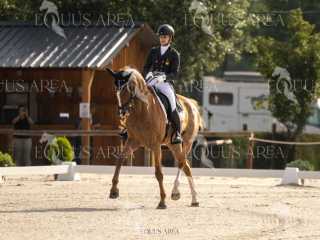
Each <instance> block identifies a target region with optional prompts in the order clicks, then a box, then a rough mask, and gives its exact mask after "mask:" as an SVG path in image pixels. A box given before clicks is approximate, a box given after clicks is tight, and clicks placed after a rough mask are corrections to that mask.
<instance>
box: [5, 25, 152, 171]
mask: <svg viewBox="0 0 320 240" xmlns="http://www.w3.org/2000/svg"><path fill="white" fill-rule="evenodd" d="M64 32H65V35H66V38H63V37H61V36H59V35H58V34H56V33H55V32H54V31H52V30H51V29H48V28H47V27H45V26H33V25H31V24H16V23H7V24H3V23H2V24H1V25H0V129H9V128H12V125H11V120H12V118H13V117H14V115H15V114H17V107H18V105H21V104H22V105H25V106H27V108H28V109H29V113H30V115H31V117H32V119H33V120H34V121H35V123H36V124H35V125H34V127H33V129H39V130H43V129H60V130H61V129H76V123H77V121H79V105H80V103H90V104H91V106H92V105H94V106H95V109H96V111H95V114H94V115H93V118H94V121H96V122H99V123H100V124H101V127H100V129H105V130H109V129H118V124H119V119H118V116H117V105H116V103H117V102H116V97H115V88H114V86H113V85H114V81H113V79H111V76H110V75H109V74H108V73H107V72H106V71H105V70H104V69H105V68H106V67H110V68H112V69H114V70H117V69H119V68H121V67H123V66H125V65H131V66H134V67H136V68H137V69H138V70H140V71H141V70H142V67H143V64H144V61H145V58H146V55H147V53H148V52H149V50H150V48H151V47H152V46H153V45H155V44H156V43H157V36H156V34H155V33H154V32H153V31H152V30H151V29H150V27H149V26H148V25H147V24H143V23H139V24H138V23H137V24H135V25H134V26H131V27H116V26H89V27H66V28H64ZM81 126H82V129H85V130H89V129H90V120H89V119H88V118H82V119H81ZM8 139H9V140H8ZM89 139H90V138H89V137H88V136H83V137H82V146H89ZM10 144H11V143H10V138H8V137H5V136H4V135H0V151H1V150H3V151H4V150H6V149H8V148H9V146H10ZM37 144H38V138H36V137H34V138H33V146H36V145H37ZM119 144H120V138H119V137H105V136H104V137H102V136H101V137H94V138H93V142H92V143H91V145H92V147H93V149H95V150H94V156H93V157H92V158H91V162H90V163H91V164H113V163H114V160H115V157H114V156H113V153H114V152H115V149H117V147H118V146H119ZM102 151H103V152H102ZM33 154H35V150H33ZM144 154H145V153H144V151H143V150H139V152H138V153H137V155H139V156H140V157H138V156H136V158H135V160H134V163H133V164H134V165H144V162H143V161H144V160H143V157H142V156H143V155H144ZM34 159H35V160H34V162H33V164H35V165H37V164H42V163H43V162H42V160H41V159H37V158H34ZM83 163H86V164H88V159H87V160H84V162H83Z"/></svg>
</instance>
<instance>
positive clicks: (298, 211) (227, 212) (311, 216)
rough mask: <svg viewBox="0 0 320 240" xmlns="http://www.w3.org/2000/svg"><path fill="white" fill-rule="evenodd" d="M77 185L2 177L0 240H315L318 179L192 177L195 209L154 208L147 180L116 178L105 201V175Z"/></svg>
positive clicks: (154, 188)
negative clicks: (116, 192) (113, 195)
mask: <svg viewBox="0 0 320 240" xmlns="http://www.w3.org/2000/svg"><path fill="white" fill-rule="evenodd" d="M81 177H82V180H81V181H80V182H56V181H53V178H52V177H51V176H48V177H28V178H21V177H20V178H14V177H10V178H8V179H7V181H6V182H5V183H4V184H1V185H0V239H1V240H4V239H5V240H11V239H12V240H20V239H24V240H25V239H28V240H29V239H30V240H38V239H39V240H40V239H41V240H44V239H45V240H48V239H63V240H66V239H83V240H88V239H89V240H95V239H101V240H102V239H103V240H107V239H126V240H127V239H184V240H189V239H191V240H193V239H201V240H202V239H203V240H204V239H205V240H207V239H219V240H220V239H221V240H231V239H234V240H241V239H246V240H247V239H255V240H267V239H290V240H295V239H310V240H317V239H320V181H316V180H313V181H310V180H309V181H306V186H304V187H294V186H278V183H279V179H252V178H250V179H249V178H221V177H219V178H218V177H216V178H212V177H195V184H196V190H197V191H198V197H199V202H200V207H198V208H197V207H190V202H191V195H190V191H189V187H188V183H187V179H186V178H185V177H184V176H183V177H182V178H181V180H182V182H181V185H180V192H181V194H182V196H181V199H180V200H178V201H173V200H171V199H170V198H169V196H170V194H171V189H172V186H173V184H172V183H173V180H174V177H173V176H165V187H166V191H167V196H168V197H167V206H168V208H167V209H165V210H158V209H156V206H157V204H158V201H159V196H158V195H159V194H158V192H159V189H158V183H157V181H156V179H155V177H154V176H143V175H134V176H131V175H121V177H120V183H119V189H120V198H119V199H116V200H113V199H108V198H107V194H108V193H109V189H110V186H111V177H112V176H111V175H82V176H81Z"/></svg>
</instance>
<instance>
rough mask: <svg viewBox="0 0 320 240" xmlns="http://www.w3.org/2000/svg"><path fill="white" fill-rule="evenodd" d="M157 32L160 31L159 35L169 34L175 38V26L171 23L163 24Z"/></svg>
mask: <svg viewBox="0 0 320 240" xmlns="http://www.w3.org/2000/svg"><path fill="white" fill-rule="evenodd" d="M157 33H158V35H159V36H160V35H169V36H171V37H172V39H173V37H174V28H173V27H172V26H171V25H169V24H163V25H161V26H160V27H159V28H158V31H157Z"/></svg>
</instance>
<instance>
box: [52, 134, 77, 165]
mask: <svg viewBox="0 0 320 240" xmlns="http://www.w3.org/2000/svg"><path fill="white" fill-rule="evenodd" d="M47 158H48V160H49V161H50V162H51V163H54V164H57V163H59V162H61V161H64V162H69V161H72V160H73V159H74V150H73V148H72V146H71V144H70V142H69V140H68V139H67V138H66V137H56V138H55V139H54V140H53V141H52V143H51V144H50V145H49V147H48V150H47Z"/></svg>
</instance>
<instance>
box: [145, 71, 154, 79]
mask: <svg viewBox="0 0 320 240" xmlns="http://www.w3.org/2000/svg"><path fill="white" fill-rule="evenodd" d="M151 78H153V73H152V72H148V73H147V75H146V81H148V80H150V79H151Z"/></svg>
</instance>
